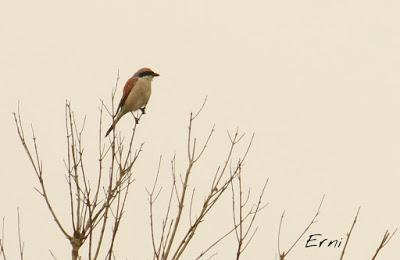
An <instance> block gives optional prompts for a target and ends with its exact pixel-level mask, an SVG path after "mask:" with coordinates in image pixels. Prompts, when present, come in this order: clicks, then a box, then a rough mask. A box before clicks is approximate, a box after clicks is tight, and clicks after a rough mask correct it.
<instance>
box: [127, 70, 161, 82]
mask: <svg viewBox="0 0 400 260" xmlns="http://www.w3.org/2000/svg"><path fill="white" fill-rule="evenodd" d="M133 76H134V77H138V78H145V79H149V80H152V79H153V78H154V77H158V76H160V74H158V73H155V72H154V71H152V70H151V69H149V68H141V69H140V70H138V71H137V72H136V73H135V74H134V75H133Z"/></svg>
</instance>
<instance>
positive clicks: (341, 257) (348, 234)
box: [339, 207, 360, 260]
mask: <svg viewBox="0 0 400 260" xmlns="http://www.w3.org/2000/svg"><path fill="white" fill-rule="evenodd" d="M359 213H360V207H358V210H357V213H356V215H355V217H354V220H353V224H351V227H350V231H349V232H348V233H347V234H346V242H345V243H344V247H343V250H342V253H341V254H340V258H339V259H340V260H342V259H343V257H344V254H345V252H346V248H347V245H348V243H349V240H350V236H351V233H352V232H353V228H354V226H355V225H356V222H357V218H358V214H359Z"/></svg>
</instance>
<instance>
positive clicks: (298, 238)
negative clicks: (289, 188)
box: [278, 195, 325, 260]
mask: <svg viewBox="0 0 400 260" xmlns="http://www.w3.org/2000/svg"><path fill="white" fill-rule="evenodd" d="M324 198H325V195H324V196H322V199H321V202H320V204H319V206H318V209H317V212H316V213H315V215H314V217H313V218H312V219H311V221H310V223H309V224H308V225H307V227H306V228H305V229H304V230H303V232H302V233H301V234H300V235H299V236H298V237H297V239H296V240H295V241H294V242H293V243H292V245H291V246H290V247H289V249H288V250H287V251H281V249H280V235H281V227H282V223H283V217H284V215H285V212H283V213H282V216H281V220H280V221H279V230H278V253H279V259H280V260H284V259H285V258H286V256H287V255H288V254H289V253H290V251H292V249H293V248H294V247H295V246H296V244H297V243H298V242H299V241H300V239H301V238H302V237H303V236H304V234H305V233H306V232H307V231H308V230H309V229H310V227H311V226H312V225H313V224H314V223H315V222H316V219H317V217H318V215H319V213H320V210H321V206H322V203H323V202H324Z"/></svg>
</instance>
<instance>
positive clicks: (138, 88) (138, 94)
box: [106, 68, 160, 137]
mask: <svg viewBox="0 0 400 260" xmlns="http://www.w3.org/2000/svg"><path fill="white" fill-rule="evenodd" d="M157 76H160V75H159V74H157V73H155V72H154V71H152V70H151V69H149V68H141V69H140V70H138V71H137V72H136V73H135V74H133V76H132V77H131V78H130V79H128V81H127V82H126V83H125V87H124V91H123V95H122V98H121V101H120V102H119V105H118V108H117V111H116V113H115V117H114V121H113V123H112V125H111V126H110V128H109V129H108V130H107V132H106V137H107V136H108V134H109V133H110V132H111V131H112V130H113V129H114V128H115V125H116V124H117V123H118V121H119V120H120V119H121V117H122V116H123V115H125V114H126V113H128V112H134V111H136V110H138V109H141V110H142V113H143V114H144V113H145V108H146V105H147V102H149V98H150V95H151V82H152V80H153V78H154V77H157ZM135 120H136V123H138V119H137V118H136V117H135Z"/></svg>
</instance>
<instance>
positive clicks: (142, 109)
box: [140, 107, 146, 115]
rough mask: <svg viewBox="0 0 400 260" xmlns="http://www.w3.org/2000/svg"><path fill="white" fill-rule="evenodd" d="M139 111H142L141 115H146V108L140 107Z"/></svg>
mask: <svg viewBox="0 0 400 260" xmlns="http://www.w3.org/2000/svg"><path fill="white" fill-rule="evenodd" d="M140 111H142V114H143V115H144V114H146V107H141V108H140Z"/></svg>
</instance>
